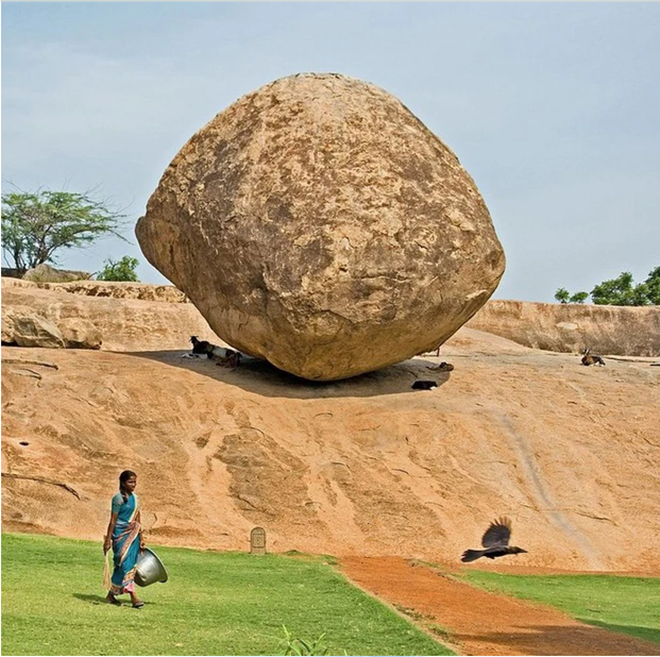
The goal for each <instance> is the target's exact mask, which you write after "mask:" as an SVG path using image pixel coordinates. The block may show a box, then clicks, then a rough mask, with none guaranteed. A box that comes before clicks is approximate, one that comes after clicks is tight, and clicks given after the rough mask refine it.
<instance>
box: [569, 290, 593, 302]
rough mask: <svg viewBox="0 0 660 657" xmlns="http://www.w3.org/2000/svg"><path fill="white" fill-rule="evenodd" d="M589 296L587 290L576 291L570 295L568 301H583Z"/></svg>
mask: <svg viewBox="0 0 660 657" xmlns="http://www.w3.org/2000/svg"><path fill="white" fill-rule="evenodd" d="M588 296H589V293H588V292H576V293H575V294H572V295H571V298H570V299H569V302H570V303H584V302H585V301H586V300H587V297H588Z"/></svg>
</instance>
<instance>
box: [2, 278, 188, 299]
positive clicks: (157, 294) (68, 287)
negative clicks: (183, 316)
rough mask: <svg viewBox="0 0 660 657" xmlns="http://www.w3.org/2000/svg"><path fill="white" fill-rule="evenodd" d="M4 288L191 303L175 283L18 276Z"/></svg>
mask: <svg viewBox="0 0 660 657" xmlns="http://www.w3.org/2000/svg"><path fill="white" fill-rule="evenodd" d="M2 285H3V288H4V287H7V288H10V287H23V288H25V287H34V286H36V287H39V288H41V289H43V290H57V291H60V292H69V293H70V294H80V295H82V296H88V297H110V298H112V299H139V300H140V301H167V302H168V303H190V302H189V300H188V298H187V297H186V295H185V294H184V293H183V292H181V290H177V288H175V287H174V285H154V284H151V283H131V282H119V281H75V282H70V283H41V282H37V283H35V282H31V281H25V280H23V279H17V278H5V279H3V281H2Z"/></svg>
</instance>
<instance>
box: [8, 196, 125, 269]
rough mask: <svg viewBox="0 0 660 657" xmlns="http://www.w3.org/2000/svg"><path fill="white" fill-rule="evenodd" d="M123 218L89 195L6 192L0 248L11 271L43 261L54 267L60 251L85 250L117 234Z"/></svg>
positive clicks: (28, 267) (30, 267) (33, 265)
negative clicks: (101, 238)
mask: <svg viewBox="0 0 660 657" xmlns="http://www.w3.org/2000/svg"><path fill="white" fill-rule="evenodd" d="M124 217H125V215H122V214H119V213H118V212H114V211H112V210H110V208H109V207H108V205H107V203H105V202H103V201H96V200H94V199H92V198H91V197H90V195H89V193H84V194H80V193H76V192H57V191H51V190H47V189H40V190H37V191H36V192H22V191H18V192H8V193H6V194H3V195H2V248H3V250H4V252H5V257H7V256H9V257H11V259H12V260H13V266H14V268H16V269H18V270H19V272H21V273H25V272H26V271H27V270H28V269H32V268H33V267H36V266H37V265H40V264H42V263H44V262H50V263H53V264H55V263H56V260H55V254H56V252H57V251H59V250H60V249H65V248H71V247H78V248H80V247H85V246H89V245H90V244H91V243H92V242H94V241H96V240H97V239H99V238H100V237H103V236H104V235H107V234H112V235H116V236H117V237H119V238H121V239H123V240H124V241H128V240H126V239H125V238H124V237H123V236H122V235H120V233H119V229H120V228H121V227H122V226H123V222H122V219H124Z"/></svg>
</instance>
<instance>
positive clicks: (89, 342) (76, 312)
mask: <svg viewBox="0 0 660 657" xmlns="http://www.w3.org/2000/svg"><path fill="white" fill-rule="evenodd" d="M90 285H93V283H90ZM103 285H105V284H101V286H103ZM143 287H144V288H145V296H149V294H148V288H149V286H143ZM154 287H157V286H154ZM172 296H173V298H174V296H176V295H172ZM28 316H29V317H32V318H34V317H35V316H37V317H39V318H41V320H34V319H33V320H32V321H33V323H34V322H35V321H36V322H37V323H38V324H39V325H42V322H47V323H48V325H49V326H50V325H53V326H54V327H55V329H56V332H54V335H58V336H59V342H58V339H54V342H52V344H50V343H49V345H48V346H51V347H55V346H59V347H64V346H67V347H70V348H88V349H98V348H102V349H104V350H109V351H160V350H170V349H189V348H190V336H191V335H197V336H198V337H199V338H200V339H205V340H210V341H212V342H214V343H215V344H220V345H221V344H222V341H221V340H220V338H218V336H216V335H215V334H214V333H213V332H212V331H211V330H210V329H209V326H208V324H207V323H206V321H205V320H204V318H203V317H202V316H201V315H200V314H199V312H198V311H197V309H196V308H195V307H194V306H193V305H192V304H190V303H171V302H163V301H141V300H138V299H135V298H123V299H122V298H112V297H96V296H88V295H80V294H71V293H67V292H63V291H62V290H61V289H57V288H55V289H42V288H40V287H38V286H37V285H35V284H33V283H28V282H25V281H16V280H12V279H2V341H3V343H4V344H23V345H24V346H46V344H43V343H42V344H37V343H36V342H33V343H32V344H31V345H27V344H26V343H25V340H26V339H28V338H27V337H20V336H19V334H17V329H16V327H15V322H16V318H17V317H28ZM23 321H25V320H23ZM22 326H23V324H21V327H22ZM35 330H36V329H35ZM21 331H23V328H21ZM31 334H34V330H32V333H31ZM20 335H21V336H22V334H20ZM101 343H102V344H101Z"/></svg>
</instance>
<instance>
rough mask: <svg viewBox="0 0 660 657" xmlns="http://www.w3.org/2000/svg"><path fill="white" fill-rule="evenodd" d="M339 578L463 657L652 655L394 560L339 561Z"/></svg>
mask: <svg viewBox="0 0 660 657" xmlns="http://www.w3.org/2000/svg"><path fill="white" fill-rule="evenodd" d="M341 570H342V572H343V573H344V574H345V575H346V577H348V579H349V580H351V581H352V582H353V583H354V584H356V585H358V586H359V587H361V588H362V589H364V590H366V591H368V592H370V593H372V594H373V595H375V596H377V597H378V598H380V599H381V600H384V601H385V602H387V603H389V604H391V605H393V606H395V607H396V608H398V609H400V610H401V609H405V610H406V612H407V614H408V615H411V616H413V618H414V617H415V616H417V617H423V618H424V619H425V620H426V621H427V622H428V623H432V624H438V625H440V626H441V627H442V628H444V629H446V630H447V631H448V632H449V634H450V637H451V638H450V640H449V642H447V641H446V640H444V639H440V640H441V641H443V642H444V643H448V644H450V647H452V648H453V649H454V650H456V651H457V652H459V653H460V654H464V655H657V654H658V646H656V645H654V644H652V643H650V642H647V641H643V640H641V639H636V638H634V637H631V636H627V635H625V634H618V633H615V632H609V631H607V630H603V629H601V628H598V627H593V626H590V625H585V624H583V623H579V622H577V621H575V620H573V619H572V618H570V617H569V616H567V615H566V614H564V613H563V612H561V611H558V610H556V609H552V608H550V607H544V606H541V605H536V604H530V603H527V602H523V601H521V600H516V599H514V598H508V597H506V596H503V595H499V594H496V593H490V592H487V591H483V590H481V589H478V588H475V587H473V586H471V585H469V584H466V583H463V582H459V581H457V580H456V579H454V578H452V577H451V576H447V575H443V574H441V573H438V572H436V571H434V570H432V569H431V568H427V567H425V566H423V565H420V564H419V563H418V562H416V561H411V560H407V559H402V558H400V557H345V558H343V559H342V560H341Z"/></svg>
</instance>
